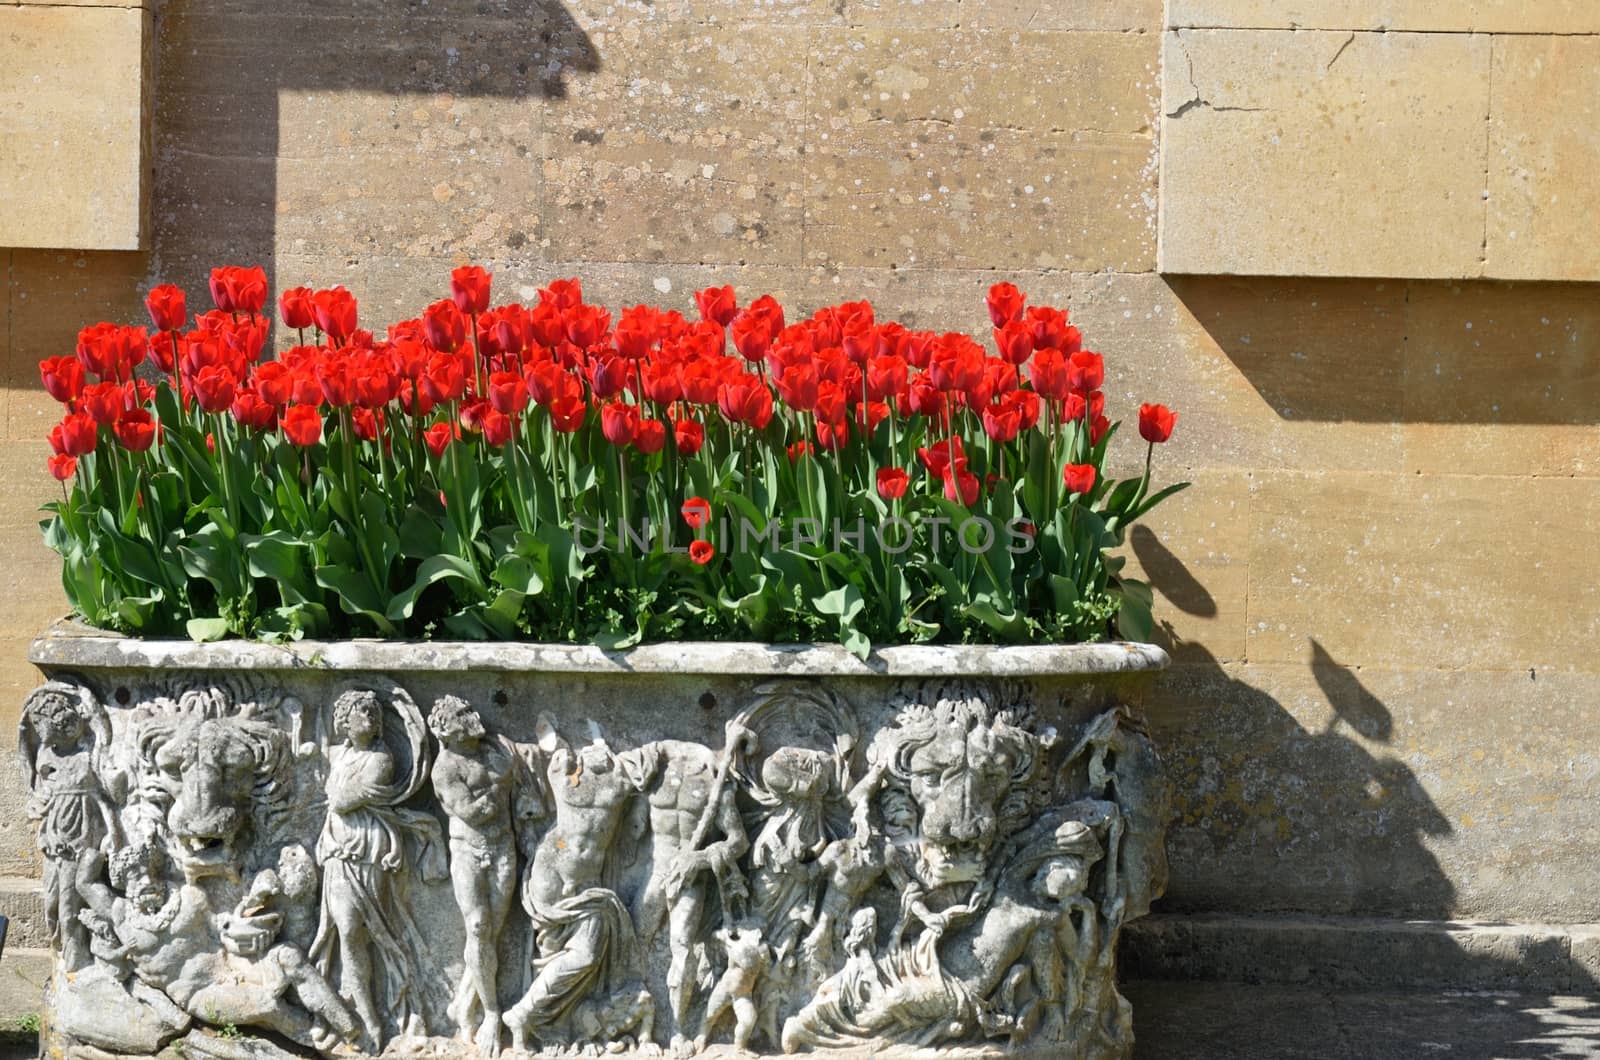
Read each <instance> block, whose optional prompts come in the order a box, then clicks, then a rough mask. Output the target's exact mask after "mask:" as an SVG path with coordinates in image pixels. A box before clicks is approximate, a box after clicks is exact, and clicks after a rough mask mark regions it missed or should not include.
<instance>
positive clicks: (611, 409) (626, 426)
mask: <svg viewBox="0 0 1600 1060" xmlns="http://www.w3.org/2000/svg"><path fill="white" fill-rule="evenodd" d="M600 430H601V433H603V434H604V435H605V436H606V441H608V442H610V443H611V444H612V445H615V446H624V445H627V444H628V443H629V442H632V441H633V436H634V435H636V434H638V433H639V409H638V408H637V407H636V406H634V405H628V404H624V403H623V402H621V401H610V402H607V403H606V405H605V406H604V407H603V408H601V410H600Z"/></svg>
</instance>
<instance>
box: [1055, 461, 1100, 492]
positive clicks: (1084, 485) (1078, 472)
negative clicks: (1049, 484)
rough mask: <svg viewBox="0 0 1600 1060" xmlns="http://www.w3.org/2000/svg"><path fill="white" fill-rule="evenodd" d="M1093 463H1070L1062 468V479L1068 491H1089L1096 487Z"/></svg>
mask: <svg viewBox="0 0 1600 1060" xmlns="http://www.w3.org/2000/svg"><path fill="white" fill-rule="evenodd" d="M1094 477H1095V475H1094V465H1093V464H1068V465H1067V466H1066V467H1064V468H1062V469H1061V481H1062V483H1063V484H1064V485H1065V486H1066V487H1067V492H1068V493H1088V492H1089V491H1090V490H1092V489H1094Z"/></svg>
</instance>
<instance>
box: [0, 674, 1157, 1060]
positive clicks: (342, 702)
mask: <svg viewBox="0 0 1600 1060" xmlns="http://www.w3.org/2000/svg"><path fill="white" fill-rule="evenodd" d="M304 680H305V683H306V684H307V685H308V686H309V687H320V686H319V685H318V684H317V681H318V680H320V678H317V677H307V678H305V679H304ZM373 680H374V681H378V682H379V685H380V687H381V691H380V690H376V689H374V688H372V687H362V688H357V689H353V690H349V691H345V692H344V693H343V694H341V695H338V696H337V697H336V698H335V699H334V701H333V703H332V705H331V709H330V710H326V711H323V710H316V709H313V710H307V708H306V707H305V706H303V704H304V703H316V702H318V700H317V699H315V698H311V697H308V698H305V699H301V698H299V696H297V695H295V694H291V693H290V692H288V691H286V690H284V689H281V688H277V687H275V686H272V687H262V684H263V682H262V681H261V680H260V679H259V678H258V677H257V676H256V675H240V674H234V675H226V674H224V675H220V676H218V677H216V678H215V679H213V678H212V677H211V676H210V675H207V676H205V677H204V678H203V679H196V678H195V677H194V676H193V675H180V676H175V677H173V678H171V679H170V681H166V682H162V683H159V684H158V685H157V686H156V687H155V688H154V689H153V690H152V689H149V688H146V689H143V690H142V691H135V692H133V693H132V694H130V692H129V691H127V690H125V689H124V688H123V687H121V686H119V688H118V691H117V694H116V695H115V696H113V697H111V698H110V699H108V700H106V701H105V704H104V706H102V705H101V701H100V700H99V699H97V698H96V697H95V696H94V694H93V693H92V692H91V691H90V690H89V689H88V688H86V687H81V686H79V685H77V684H73V683H70V682H64V681H56V682H51V683H50V684H47V685H45V686H44V687H42V688H41V689H39V690H38V691H37V692H35V693H34V694H33V695H31V696H30V697H29V699H28V701H27V702H26V703H25V705H24V711H23V720H22V725H21V738H22V751H23V761H24V764H25V766H26V767H27V770H28V780H29V783H30V786H31V789H32V793H33V797H32V799H31V800H30V804H29V811H30V814H31V815H32V816H33V817H34V819H35V820H37V821H38V822H39V825H38V833H39V841H40V846H41V850H42V851H43V853H44V856H45V866H46V887H47V891H48V894H49V899H50V904H49V906H48V908H47V917H48V922H49V924H50V926H51V929H52V932H53V936H54V941H55V944H56V946H57V950H58V963H57V968H56V972H57V974H56V975H55V976H54V977H53V986H52V989H53V992H54V994H53V996H54V1000H53V1002H52V1004H53V1013H52V1017H51V1021H50V1024H49V1026H50V1028H51V1035H52V1036H53V1038H54V1039H55V1041H56V1042H57V1043H59V1044H61V1045H63V1046H64V1047H66V1049H67V1050H68V1051H69V1052H70V1050H71V1049H73V1048H77V1047H79V1046H82V1047H89V1048H91V1049H92V1050H100V1053H97V1054H96V1055H102V1054H103V1060H117V1058H119V1057H120V1058H129V1057H132V1056H136V1055H155V1054H158V1053H160V1052H162V1050H163V1049H164V1048H165V1047H167V1046H169V1045H170V1044H171V1043H173V1041H174V1040H175V1038H176V1037H177V1036H178V1035H180V1034H183V1033H184V1032H185V1031H186V1030H188V1028H189V1027H190V1026H191V1024H194V1023H202V1024H204V1023H209V1024H212V1025H213V1026H214V1027H217V1028H225V1027H227V1026H228V1025H235V1026H237V1027H240V1028H254V1029H257V1030H259V1031H262V1032H270V1033H272V1034H277V1035H282V1036H283V1037H285V1038H287V1039H289V1040H290V1041H292V1042H294V1043H297V1045H299V1046H300V1047H303V1048H311V1049H316V1050H319V1051H321V1052H323V1053H335V1052H337V1053H351V1052H360V1053H365V1054H372V1055H376V1054H378V1053H379V1052H380V1051H383V1050H384V1049H385V1046H386V1045H389V1044H391V1043H390V1039H395V1038H400V1037H408V1038H411V1039H412V1040H410V1041H407V1042H399V1043H393V1044H394V1047H393V1048H392V1049H390V1052H391V1053H394V1052H419V1051H421V1052H429V1053H438V1054H439V1055H440V1056H441V1057H442V1058H443V1060H450V1058H451V1057H459V1056H461V1055H462V1054H463V1053H464V1052H467V1051H470V1052H471V1054H473V1055H477V1056H479V1057H491V1056H494V1055H496V1054H498V1052H499V1049H500V1045H501V1043H502V1037H503V1032H502V1028H506V1029H509V1031H510V1040H511V1045H512V1046H513V1047H514V1048H515V1049H517V1050H519V1051H526V1050H529V1049H539V1050H544V1051H554V1052H558V1053H561V1054H562V1055H600V1054H601V1053H618V1052H626V1051H631V1052H633V1053H635V1054H649V1055H655V1054H659V1053H660V1052H661V1045H660V1044H658V1042H657V1041H656V1037H657V1020H658V1017H659V1018H660V1019H661V1022H662V1027H663V1028H664V1035H663V1037H664V1038H670V1042H671V1044H672V1046H673V1048H674V1051H675V1052H677V1053H679V1054H688V1053H690V1052H692V1051H698V1050H702V1049H706V1048H710V1047H712V1043H714V1042H717V1041H723V1042H731V1045H732V1047H733V1048H736V1049H738V1050H741V1051H744V1050H750V1049H752V1048H756V1049H764V1050H770V1049H775V1048H781V1049H782V1050H783V1051H785V1052H795V1051H798V1050H802V1049H849V1050H862V1051H873V1052H876V1051H879V1050H884V1049H890V1050H894V1049H900V1050H922V1049H935V1050H938V1049H942V1048H943V1047H947V1046H960V1047H962V1048H963V1049H966V1048H969V1047H982V1046H983V1043H984V1042H985V1040H990V1041H994V1040H998V1042H997V1044H1000V1045H1003V1046H1004V1047H1007V1048H1013V1049H1029V1050H1039V1049H1045V1050H1049V1049H1054V1050H1056V1051H1059V1052H1061V1053H1062V1054H1063V1055H1072V1056H1076V1057H1081V1058H1083V1060H1125V1058H1126V1056H1127V1055H1129V1050H1130V1047H1131V1042H1132V1025H1131V1011H1130V1008H1129V1006H1128V1004H1127V1002H1126V1000H1125V999H1123V998H1122V996H1121V995H1120V994H1119V993H1118V992H1117V987H1116V944H1117V938H1118V935H1119V933H1120V931H1121V927H1122V925H1123V923H1124V922H1125V921H1126V920H1129V919H1132V918H1133V917H1135V916H1138V915H1140V914H1142V913H1143V912H1144V911H1145V910H1146V909H1148V907H1149V904H1150V902H1151V901H1152V900H1153V899H1154V898H1155V897H1157V896H1158V895H1159V894H1160V893H1161V890H1162V888H1163V887H1164V885H1165V878H1166V862H1165V854H1164V850H1163V848H1162V836H1163V831H1164V826H1165V818H1166V813H1167V809H1166V806H1167V801H1166V800H1167V791H1166V786H1165V783H1164V782H1163V780H1162V778H1161V771H1160V761H1159V759H1158V757H1157V756H1156V753H1155V749H1154V747H1153V745H1152V744H1151V741H1150V739H1149V737H1148V736H1147V735H1146V734H1145V733H1144V731H1143V730H1142V729H1141V728H1140V727H1139V725H1138V724H1137V722H1136V721H1135V720H1134V719H1133V718H1132V717H1131V716H1130V715H1129V713H1128V712H1127V711H1126V710H1125V709H1123V708H1114V709H1112V710H1109V711H1106V712H1104V713H1103V714H1101V715H1100V716H1098V717H1096V718H1095V719H1093V720H1092V721H1090V722H1089V723H1087V724H1084V725H1080V726H1076V731H1075V732H1074V733H1072V736H1073V739H1072V740H1069V741H1058V740H1057V739H1056V736H1055V732H1054V730H1052V729H1050V728H1049V727H1048V726H1041V725H1040V724H1039V723H1038V721H1037V720H1036V715H1035V707H1034V706H1031V705H1029V697H1028V695H1027V694H1026V692H1025V691H1024V690H1023V689H1022V688H1021V686H1018V687H1017V688H1015V689H1009V690H1008V689H1004V688H1000V687H998V686H991V685H984V686H981V687H980V686H972V687H968V686H966V685H939V684H934V683H930V684H927V685H923V686H920V687H919V686H902V687H901V689H900V690H899V692H897V694H896V698H895V699H894V700H893V701H891V702H893V703H897V704H909V705H904V706H903V707H901V708H899V709H896V708H894V707H892V706H891V705H890V703H881V704H871V705H867V709H866V711H865V712H864V713H863V714H861V715H860V716H859V717H858V716H857V714H856V713H855V710H854V708H852V707H851V706H850V704H848V703H846V702H845V701H844V700H843V699H842V698H840V697H839V696H837V695H836V694H834V693H833V692H832V691H829V690H828V689H827V688H825V687H823V686H820V685H816V684H813V683H806V682H782V683H777V684H773V685H767V686H762V687H761V688H759V689H757V690H756V695H755V696H754V697H753V698H752V700H751V701H750V702H749V703H748V704H746V705H745V707H744V708H743V709H742V710H740V711H739V712H738V713H736V714H735V715H734V716H733V718H732V720H730V721H728V722H727V723H726V725H725V735H724V739H723V742H722V746H721V747H720V748H712V747H708V746H705V745H703V744H701V743H698V742H693V741H690V740H682V739H645V740H639V741H635V742H633V743H632V744H630V745H629V746H625V747H621V748H619V749H613V747H612V745H611V744H608V743H607V742H606V740H604V739H602V738H601V737H600V735H599V733H600V729H599V726H598V725H596V724H594V723H592V722H591V723H590V724H591V730H592V733H593V737H592V739H591V740H590V741H589V742H588V743H587V744H582V745H576V744H572V743H569V742H568V741H567V740H566V739H564V738H563V737H562V735H561V733H559V732H558V731H557V729H556V727H555V725H554V723H552V722H551V721H550V719H549V718H546V717H540V718H539V719H538V722H537V724H536V725H535V727H534V731H533V733H532V736H533V738H534V740H535V742H534V743H530V744H517V743H514V742H512V740H510V739H509V738H508V737H506V736H504V735H501V734H498V733H491V732H489V731H487V729H486V727H485V725H484V723H483V718H482V717H481V716H480V715H479V713H478V711H477V710H475V709H474V708H473V707H472V706H471V704H470V702H469V701H468V700H466V699H465V698H463V697H461V696H457V695H441V696H438V697H437V698H436V699H435V700H434V703H433V707H432V710H431V712H430V713H429V715H428V717H427V718H426V719H424V717H423V715H422V712H421V711H419V710H418V708H417V706H416V704H415V703H414V702H413V701H412V699H411V698H410V696H409V695H408V694H407V693H406V692H405V691H404V690H402V689H400V688H398V687H396V686H393V685H391V684H388V683H383V682H381V679H376V678H374V679H373ZM130 683H131V682H130ZM1070 711H1071V707H1070V705H1067V706H1066V707H1064V708H1063V709H1061V710H1060V711H1059V712H1058V714H1059V715H1062V716H1065V715H1068V714H1070ZM510 717H511V718H513V719H514V717H515V715H511V716H510ZM668 717H669V716H668V715H666V714H662V715H661V719H662V720H661V721H660V723H659V727H658V728H654V729H653V730H652V731H651V732H650V733H649V735H650V736H652V737H654V736H657V735H660V733H661V732H662V731H663V730H664V731H666V732H671V731H672V725H673V724H674V723H672V722H671V721H668V720H665V719H667V718H668ZM867 722H870V723H872V724H871V726H869V727H867V728H865V729H863V725H864V724H865V723H867ZM508 724H512V722H511V721H508ZM652 724H655V722H652ZM430 729H431V731H432V736H433V738H436V740H437V745H438V746H437V753H436V754H435V753H430V747H431V746H432V745H431V744H430V737H429V730H430ZM1068 748H1070V750H1068ZM430 779H431V781H432V783H431V785H430V784H429V780H430ZM321 796H325V797H326V798H325V801H324V799H323V798H322V797H321ZM441 823H444V824H445V825H447V826H448V827H447V830H448V836H449V843H448V848H447V847H446V844H445V842H444V834H445V829H441V827H440V825H441ZM309 847H314V848H315V857H313V855H312V854H311V853H310V852H309V851H308V848H309ZM446 852H448V855H449V857H448V862H447V861H446V858H445V854H446ZM519 857H520V858H523V859H524V861H523V868H522V871H521V873H520V878H519V872H518V865H519ZM447 879H448V880H449V885H448V886H446V885H445V882H444V881H445V880H447ZM519 890H520V902H516V901H514V900H513V899H514V898H515V897H516V896H517V895H518V892H519ZM458 911H459V914H460V920H459V921H457V920H456V919H455V916H456V913H457V912H458ZM423 918H426V923H427V926H428V928H429V929H430V930H429V932H428V934H426V935H424V934H423V932H422V931H420V930H419V928H418V923H419V922H422V921H423ZM457 930H460V931H462V935H461V936H459V937H458V936H456V935H455V932H456V931H457ZM458 939H459V941H458ZM523 939H525V940H526V947H527V949H526V951H525V952H523V953H521V954H519V955H518V956H516V957H511V958H509V959H510V960H511V961H512V963H511V964H510V965H507V966H502V965H501V963H500V958H501V951H502V950H503V949H504V950H509V949H512V948H513V947H509V946H506V945H504V944H505V943H508V942H511V941H512V940H523ZM458 955H459V956H460V957H461V959H462V966H461V968H460V970H459V972H458V971H457V969H456V967H455V964H454V962H455V960H456V959H457V956H458ZM508 968H509V969H510V970H509V971H508ZM508 978H509V979H511V980H515V982H508V981H507V980H508ZM524 984H526V985H525V986H524ZM336 987H337V989H336ZM452 988H453V996H451V994H450V991H451V989H452ZM502 991H505V992H506V996H507V999H508V1000H509V999H510V996H512V995H518V996H517V1000H516V1003H515V1004H513V1005H510V1006H509V1008H508V1010H506V1011H504V1012H502V1011H501V1010H500V1004H499V1001H500V997H501V995H502ZM446 1002H448V1004H447V1003H446ZM430 1029H431V1030H433V1031H434V1032H436V1033H438V1034H441V1035H442V1034H453V1035H455V1036H456V1038H457V1039H458V1040H459V1041H460V1042H461V1043H463V1045H458V1046H449V1045H446V1044H444V1043H443V1042H442V1041H440V1040H438V1039H435V1040H434V1041H433V1042H423V1041H420V1040H418V1039H419V1038H420V1036H423V1035H426V1034H427V1033H428V1032H429V1030H430ZM228 1037H229V1036H228V1035H226V1034H224V1035H222V1036H220V1037H219V1036H217V1035H215V1034H213V1033H211V1032H206V1031H204V1030H197V1031H195V1032H194V1037H193V1040H194V1041H195V1042H223V1041H226V1039H227V1038H228ZM993 1047H994V1046H989V1048H991V1049H992V1048H993ZM246 1048H248V1050H256V1049H258V1048H259V1049H261V1050H265V1049H267V1048H268V1046H267V1045H266V1044H260V1045H259V1047H258V1046H257V1045H251V1046H249V1047H242V1046H241V1047H239V1049H246ZM215 1049H216V1050H219V1051H217V1053H216V1055H218V1056H221V1055H223V1053H227V1054H228V1055H229V1056H233V1057H235V1058H237V1057H238V1056H242V1055H243V1053H242V1052H239V1051H237V1050H235V1049H234V1047H232V1046H229V1047H227V1048H224V1047H222V1046H220V1045H219V1046H216V1047H215ZM230 1050H232V1051H230ZM64 1055H65V1054H64ZM86 1055H87V1054H86ZM933 1055H939V1054H938V1053H935V1054H933ZM986 1055H987V1053H986Z"/></svg>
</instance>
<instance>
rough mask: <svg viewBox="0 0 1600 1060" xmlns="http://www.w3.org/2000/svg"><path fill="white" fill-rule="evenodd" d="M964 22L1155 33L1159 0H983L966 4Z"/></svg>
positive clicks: (1159, 24)
mask: <svg viewBox="0 0 1600 1060" xmlns="http://www.w3.org/2000/svg"><path fill="white" fill-rule="evenodd" d="M962 14H963V24H964V25H974V26H998V27H1002V28H1007V29H1019V28H1020V29H1031V30H1040V29H1072V30H1110V31H1113V32H1119V33H1126V32H1139V33H1150V34H1155V33H1158V32H1159V31H1160V30H1161V28H1162V11H1161V0H983V3H981V4H977V5H970V4H969V5H967V9H966V10H965V11H964V12H963V13H962Z"/></svg>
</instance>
